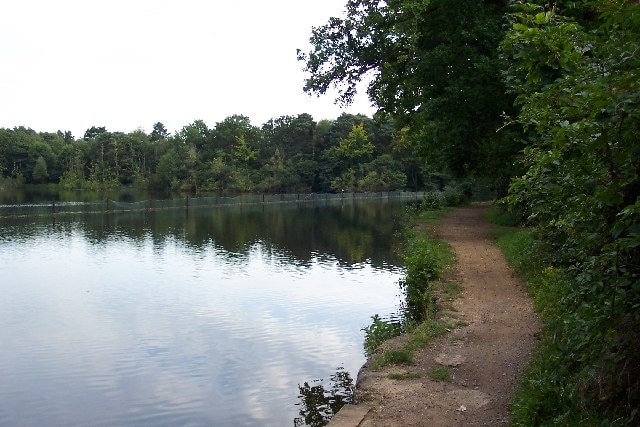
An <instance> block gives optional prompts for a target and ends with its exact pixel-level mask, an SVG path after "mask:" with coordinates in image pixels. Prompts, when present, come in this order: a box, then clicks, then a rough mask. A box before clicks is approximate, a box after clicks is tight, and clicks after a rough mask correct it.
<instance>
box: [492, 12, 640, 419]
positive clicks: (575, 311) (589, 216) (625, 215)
mask: <svg viewBox="0 0 640 427" xmlns="http://www.w3.org/2000/svg"><path fill="white" fill-rule="evenodd" d="M510 19H511V25H512V29H511V31H509V32H508V34H507V37H506V38H505V41H504V43H503V45H502V54H503V57H504V59H505V63H506V64H508V67H507V68H506V69H505V73H504V77H505V81H506V82H507V84H508V85H509V88H510V90H512V91H513V92H514V93H515V94H516V95H517V98H516V102H517V105H518V106H519V107H520V114H519V115H518V117H517V120H518V121H519V123H520V124H521V125H522V126H523V127H524V128H525V129H526V131H527V135H528V138H527V140H526V143H527V145H528V147H527V148H526V149H525V150H524V155H523V158H522V164H523V166H524V168H525V170H526V172H525V173H524V174H523V175H522V176H520V177H519V178H517V179H515V180H514V181H513V182H512V184H511V187H510V191H509V196H508V197H507V204H508V206H509V207H510V209H511V210H512V212H514V213H518V214H522V215H523V216H524V217H525V218H526V219H527V221H528V223H529V224H531V225H533V226H535V230H536V235H535V237H536V240H537V241H539V242H541V245H542V246H541V247H542V249H544V252H545V254H546V257H547V261H546V264H547V266H546V267H544V268H541V267H540V268H539V269H538V273H537V274H536V277H537V278H538V281H540V282H541V283H544V285H540V289H542V288H545V289H547V291H544V292H542V291H541V292H542V295H547V293H549V294H550V295H548V296H547V297H545V298H543V299H547V298H548V299H549V300H550V301H549V304H547V303H544V304H542V305H543V306H544V308H542V310H543V311H544V312H545V325H546V328H547V331H548V332H545V334H546V335H545V337H546V338H545V339H543V341H542V345H541V347H542V350H541V352H542V354H543V355H544V356H541V357H539V358H537V359H536V360H537V361H536V362H535V363H534V367H535V368H532V369H536V372H535V373H530V374H529V375H530V376H529V377H528V378H529V379H528V380H527V381H528V382H526V384H528V385H525V388H527V389H528V390H529V394H528V396H529V397H522V398H521V400H519V402H520V403H518V404H517V405H516V408H517V413H518V414H519V419H520V420H524V419H528V420H534V421H533V422H534V423H536V424H537V423H542V424H544V423H551V422H553V423H574V422H580V423H583V422H586V420H587V421H589V420H590V421H589V422H588V423H590V424H594V423H596V422H597V423H611V422H614V420H615V423H616V424H618V425H627V424H629V425H634V424H638V421H639V420H640V413H639V412H638V411H637V408H638V407H640V369H639V368H638V366H640V356H639V355H640V351H639V350H640V349H639V345H638V342H639V341H640V340H639V339H638V338H639V337H638V332H637V331H639V330H640V314H639V313H640V311H639V310H638V308H639V307H640V234H639V230H640V225H639V224H640V203H639V202H638V194H640V166H639V165H640V162H638V159H639V158H640V145H639V144H638V141H637V135H638V131H639V130H640V96H639V95H638V94H639V93H640V76H639V75H638V70H640V55H638V52H639V51H640V6H639V5H638V4H635V3H634V2H626V1H622V0H619V1H618V0H616V1H593V2H584V3H582V4H580V5H579V7H576V4H575V3H574V2H571V3H567V4H564V3H561V4H558V5H556V6H555V7H553V8H551V9H548V8H545V6H544V5H543V3H542V2H517V3H516V2H514V8H513V13H512V14H511V15H510ZM528 253H529V254H530V253H531V248H529V250H528ZM557 271H560V272H561V273H556V272H557ZM536 289H538V287H536ZM593 420H596V421H593ZM529 422H531V421H529Z"/></svg>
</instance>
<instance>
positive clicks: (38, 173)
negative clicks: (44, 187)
mask: <svg viewBox="0 0 640 427" xmlns="http://www.w3.org/2000/svg"><path fill="white" fill-rule="evenodd" d="M48 177H49V173H48V172H47V162H46V161H45V160H44V157H42V156H40V157H38V159H37V160H36V163H35V166H34V167H33V181H34V182H36V183H38V184H42V183H45V182H47V178H48Z"/></svg>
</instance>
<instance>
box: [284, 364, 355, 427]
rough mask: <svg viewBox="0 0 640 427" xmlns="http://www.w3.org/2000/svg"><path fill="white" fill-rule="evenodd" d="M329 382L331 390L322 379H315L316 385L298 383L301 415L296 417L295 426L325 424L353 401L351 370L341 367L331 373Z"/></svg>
mask: <svg viewBox="0 0 640 427" xmlns="http://www.w3.org/2000/svg"><path fill="white" fill-rule="evenodd" d="M329 382H330V386H331V388H330V389H329V390H327V389H325V387H324V384H323V381H322V380H315V381H313V382H312V384H314V385H309V383H308V382H305V383H304V385H298V390H299V392H300V395H299V396H298V398H299V399H300V403H298V404H297V405H298V406H300V411H299V414H300V416H299V417H296V418H294V420H293V425H294V427H300V426H312V427H318V426H325V425H327V424H328V423H329V420H331V418H332V417H333V416H334V415H335V414H336V413H337V412H338V411H339V410H340V408H342V407H343V406H344V405H346V404H348V403H353V391H354V384H353V379H352V378H351V375H349V372H347V371H345V370H344V368H342V367H340V368H338V369H337V371H336V372H335V373H334V374H333V375H331V379H330V381H329Z"/></svg>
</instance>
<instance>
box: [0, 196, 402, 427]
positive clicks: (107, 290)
mask: <svg viewBox="0 0 640 427" xmlns="http://www.w3.org/2000/svg"><path fill="white" fill-rule="evenodd" d="M404 208H405V205H404V204H403V203H400V202H379V201H361V202H359V201H356V200H343V201H341V202H338V203H321V202H318V203H314V204H311V203H309V204H295V203H292V204H284V205H279V206H260V205H255V206H244V207H224V208H220V207H219V208H199V209H191V210H189V211H186V210H171V211H156V212H138V213H133V212H131V213H119V214H110V215H103V214H93V215H83V216H73V215H58V216H56V217H55V218H54V217H46V216H45V217H42V218H29V219H3V220H0V271H1V275H0V293H1V296H0V323H1V325H2V328H0V348H1V349H2V351H1V352H0V378H1V379H2V382H1V383H0V425H2V426H5V425H6V426H36V425H37V426H41V425H47V426H87V425H92V426H100V425H104V426H111V425H136V426H163V425H166V426H175V425H181V426H213V425H215V426H227V425H234V426H235V425H243V426H252V425H255V426H269V425H273V426H287V425H304V421H305V417H304V415H309V412H310V411H311V410H312V409H313V408H309V407H308V402H309V399H304V398H302V397H301V395H304V392H303V391H304V390H306V391H307V392H308V391H309V390H310V389H313V388H314V387H319V389H320V390H321V391H325V392H327V393H328V392H329V390H331V389H332V388H333V389H336V388H340V387H341V385H340V384H338V385H336V383H337V382H339V381H338V379H340V380H341V381H343V382H344V383H349V382H350V381H351V380H355V378H356V376H357V372H358V369H359V368H360V367H361V365H362V364H363V363H364V362H365V356H364V352H363V338H364V334H363V332H362V330H361V329H362V328H363V327H364V326H366V325H368V324H369V323H370V320H371V316H373V315H374V314H380V315H381V316H383V317H386V316H393V315H396V314H397V313H398V311H399V305H400V295H399V294H400V290H399V287H398V281H399V279H400V278H401V277H402V275H403V270H402V268H401V267H399V264H398V261H397V259H396V258H395V256H394V250H395V246H394V245H395V244H396V243H397V242H395V240H394V232H395V231H396V229H397V225H398V218H399V214H400V213H401V212H402V211H403V210H404ZM332 379H333V380H334V382H333V383H332V381H331V380H332ZM305 383H306V384H305ZM316 391H317V389H316ZM301 413H302V415H301Z"/></svg>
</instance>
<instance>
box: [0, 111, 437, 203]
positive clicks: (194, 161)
mask: <svg viewBox="0 0 640 427" xmlns="http://www.w3.org/2000/svg"><path fill="white" fill-rule="evenodd" d="M396 139H398V136H397V133H396V132H394V130H393V127H392V126H391V125H390V124H389V123H388V122H384V121H376V120H373V119H372V118H369V117H366V116H364V115H350V114H343V115H341V116H340V117H338V118H337V119H335V120H321V121H319V122H316V121H315V120H314V119H313V117H312V116H311V115H309V114H299V115H297V116H283V117H279V118H276V119H271V120H269V121H268V122H267V123H265V124H264V125H263V126H262V127H256V126H253V125H252V124H251V123H250V121H249V119H248V118H247V117H245V116H241V115H234V116H230V117H228V118H226V119H224V120H223V121H221V122H218V123H216V124H215V126H214V127H212V128H210V127H208V126H207V124H206V123H205V122H204V121H202V120H196V121H194V122H193V123H191V124H188V125H186V126H184V127H183V128H182V129H180V130H178V131H177V132H175V134H173V135H170V134H169V132H168V131H167V130H166V128H165V127H164V125H163V124H162V123H156V124H155V125H154V126H153V130H152V132H151V133H150V134H147V133H145V132H144V131H142V130H137V131H134V132H130V133H122V132H111V131H108V130H107V129H106V128H105V127H96V126H94V127H91V128H90V129H87V131H86V132H85V134H84V136H83V137H82V138H81V139H75V138H74V137H73V136H72V135H71V134H70V133H69V132H60V131H59V132H56V133H47V132H45V133H43V132H36V131H34V130H31V129H27V128H24V127H18V128H14V129H0V178H4V180H5V182H12V183H14V184H24V183H26V184H44V183H60V184H61V185H62V186H63V187H65V188H68V189H105V188H117V187H120V186H123V185H136V186H138V187H142V188H149V189H157V190H172V191H192V192H249V191H263V192H293V191H295V192H310V191H313V192H327V191H342V190H344V191H386V190H398V189H406V188H408V187H410V188H412V189H416V188H418V187H419V186H422V185H423V182H424V179H423V171H425V168H423V167H422V165H421V163H418V162H416V161H406V150H405V149H402V148H400V147H399V146H397V145H394V141H395V140H396Z"/></svg>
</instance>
